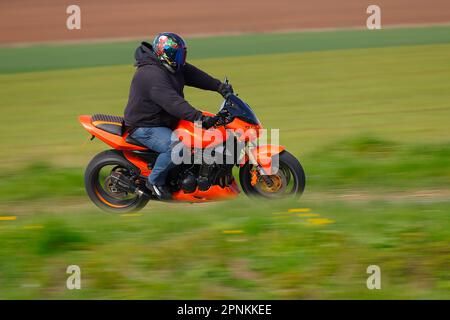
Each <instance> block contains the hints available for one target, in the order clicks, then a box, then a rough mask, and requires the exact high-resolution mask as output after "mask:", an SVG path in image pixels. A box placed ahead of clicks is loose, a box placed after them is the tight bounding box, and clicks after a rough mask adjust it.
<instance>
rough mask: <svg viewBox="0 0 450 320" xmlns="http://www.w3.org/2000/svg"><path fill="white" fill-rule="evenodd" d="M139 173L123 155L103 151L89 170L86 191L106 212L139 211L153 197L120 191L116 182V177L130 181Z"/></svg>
mask: <svg viewBox="0 0 450 320" xmlns="http://www.w3.org/2000/svg"><path fill="white" fill-rule="evenodd" d="M137 171H138V169H137V168H135V167H134V166H133V165H132V164H131V163H130V162H129V161H128V160H127V159H125V157H124V156H123V154H122V153H121V152H119V151H116V150H107V151H103V152H101V153H99V154H98V155H96V156H95V157H94V158H93V159H92V160H91V162H89V165H88V166H87V168H86V172H85V175H84V182H85V187H86V192H87V194H88V196H89V198H90V199H91V200H92V202H94V204H95V205H96V206H97V207H99V208H100V209H102V210H105V211H109V212H115V213H126V212H133V211H139V210H140V209H142V208H143V207H144V206H145V205H146V204H147V202H148V200H149V198H148V197H147V196H145V195H138V194H135V193H133V192H129V191H127V190H125V189H123V188H120V186H118V185H117V184H116V183H115V182H114V179H115V178H116V177H119V178H121V179H128V180H126V181H130V180H132V179H133V177H134V176H135V175H136V172H137Z"/></svg>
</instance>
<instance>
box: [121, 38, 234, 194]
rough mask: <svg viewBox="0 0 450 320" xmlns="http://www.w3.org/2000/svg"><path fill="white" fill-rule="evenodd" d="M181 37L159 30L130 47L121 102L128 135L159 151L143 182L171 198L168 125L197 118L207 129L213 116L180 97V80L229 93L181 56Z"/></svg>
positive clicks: (184, 49) (215, 118)
mask: <svg viewBox="0 0 450 320" xmlns="http://www.w3.org/2000/svg"><path fill="white" fill-rule="evenodd" d="M186 55H187V47H186V42H185V41H184V40H183V39H182V38H181V37H180V36H179V35H177V34H175V33H169V32H164V33H160V34H159V35H157V36H156V37H155V39H154V40H153V44H152V45H150V44H149V43H147V42H142V43H141V45H140V46H139V47H138V48H137V49H136V51H135V59H136V63H135V66H136V67H137V69H136V72H135V74H134V76H133V79H132V81H131V86H130V94H129V98H128V104H127V106H126V108H125V112H124V113H125V117H124V118H125V126H126V128H127V130H128V131H129V132H130V135H131V137H132V138H133V139H135V140H137V141H138V142H140V143H141V144H143V145H145V146H146V147H148V148H149V149H151V150H154V151H156V152H158V153H159V155H158V158H157V159H156V162H155V164H154V166H153V169H152V172H151V174H150V176H149V177H148V181H147V188H148V189H149V190H151V191H152V192H153V193H154V194H155V195H156V196H157V197H158V198H159V199H162V200H168V199H171V193H170V190H169V188H168V187H167V186H166V185H165V183H166V177H167V174H168V172H169V170H170V169H171V168H172V166H173V164H172V161H171V152H172V148H173V146H174V145H175V144H176V142H177V141H173V140H172V139H173V138H172V131H173V129H174V128H175V126H176V125H177V123H178V120H180V119H184V120H188V121H191V122H194V121H201V122H202V126H203V128H205V129H208V128H210V127H212V126H214V125H215V124H216V123H217V121H218V120H219V117H218V116H217V115H216V116H213V117H209V116H204V115H202V113H201V111H199V110H197V109H196V108H194V107H193V106H191V105H190V104H189V103H188V102H187V101H186V100H185V99H184V94H183V88H184V86H185V85H187V86H191V87H196V88H199V89H204V90H210V91H217V92H219V93H220V94H221V95H222V96H223V97H227V96H228V95H230V94H232V93H233V88H232V86H231V85H230V84H228V83H222V82H221V81H220V80H218V79H215V78H213V77H211V76H210V75H208V74H207V73H205V72H203V71H201V70H200V69H198V68H196V67H194V66H193V65H191V64H189V63H187V62H186Z"/></svg>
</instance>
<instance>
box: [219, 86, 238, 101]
mask: <svg viewBox="0 0 450 320" xmlns="http://www.w3.org/2000/svg"><path fill="white" fill-rule="evenodd" d="M217 92H219V93H220V94H221V95H222V97H224V98H225V99H226V98H228V96H229V95H231V94H233V93H234V91H233V86H232V85H231V84H229V83H225V82H222V83H221V84H220V86H219V88H218V89H217Z"/></svg>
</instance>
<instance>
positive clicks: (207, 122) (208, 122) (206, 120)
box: [202, 116, 220, 129]
mask: <svg viewBox="0 0 450 320" xmlns="http://www.w3.org/2000/svg"><path fill="white" fill-rule="evenodd" d="M219 120H220V117H219V116H213V117H210V116H204V117H203V119H202V127H203V129H209V128H211V127H213V126H214V125H216V123H217V122H218V121H219Z"/></svg>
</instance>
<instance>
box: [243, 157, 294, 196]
mask: <svg viewBox="0 0 450 320" xmlns="http://www.w3.org/2000/svg"><path fill="white" fill-rule="evenodd" d="M249 170H250V176H249V180H250V181H249V184H250V186H251V187H252V188H253V190H254V191H256V193H258V194H260V195H262V196H264V197H268V198H281V197H285V196H288V195H293V194H296V193H297V191H298V181H297V179H296V178H295V174H294V173H293V171H292V169H290V168H289V167H288V166H287V165H286V164H284V163H280V164H279V169H278V171H277V173H276V174H274V175H268V176H266V179H264V177H263V176H261V175H260V174H259V173H258V170H257V168H256V167H255V166H251V167H250V168H249ZM267 179H268V180H269V181H270V182H271V185H268V184H267V183H266V180H267Z"/></svg>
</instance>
